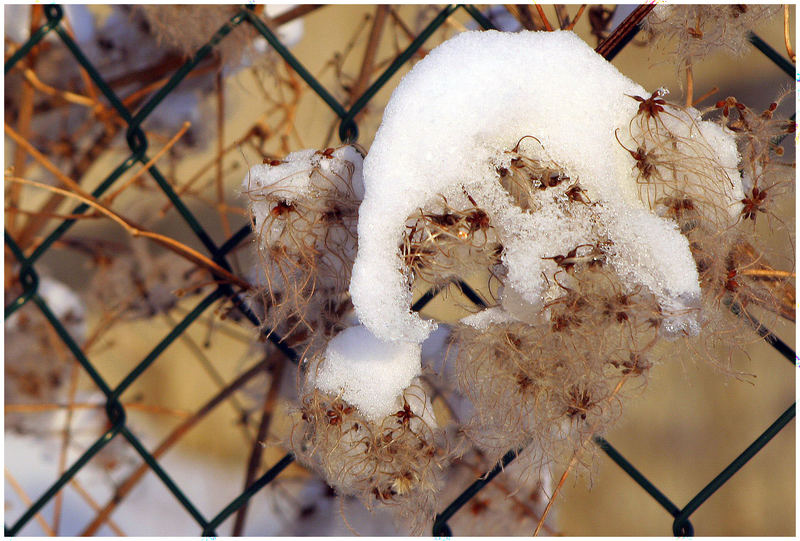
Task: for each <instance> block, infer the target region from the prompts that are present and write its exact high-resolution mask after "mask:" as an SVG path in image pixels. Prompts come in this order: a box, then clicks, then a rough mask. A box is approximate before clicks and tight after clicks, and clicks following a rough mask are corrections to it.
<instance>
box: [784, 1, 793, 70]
mask: <svg viewBox="0 0 800 541" xmlns="http://www.w3.org/2000/svg"><path fill="white" fill-rule="evenodd" d="M783 42H784V43H785V44H786V53H787V54H788V55H789V59H790V60H791V61H792V62H795V61H796V58H795V55H794V49H792V37H791V35H790V34H789V4H784V5H783Z"/></svg>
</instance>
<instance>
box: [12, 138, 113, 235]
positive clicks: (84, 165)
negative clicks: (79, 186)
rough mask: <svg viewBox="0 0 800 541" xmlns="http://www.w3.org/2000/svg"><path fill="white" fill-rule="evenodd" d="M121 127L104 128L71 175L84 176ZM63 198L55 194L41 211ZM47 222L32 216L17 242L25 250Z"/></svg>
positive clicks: (75, 176) (73, 176) (51, 209)
mask: <svg viewBox="0 0 800 541" xmlns="http://www.w3.org/2000/svg"><path fill="white" fill-rule="evenodd" d="M120 129H122V125H121V124H113V125H112V126H111V127H110V128H107V129H106V130H104V131H103V133H101V134H100V135H99V136H98V137H97V138H96V139H95V140H94V141H93V142H92V144H91V145H90V146H89V147H88V149H87V151H86V153H85V154H84V155H83V156H82V157H81V158H80V159H79V160H78V161H77V162H76V163H75V166H74V167H73V168H72V170H71V171H70V174H69V177H70V178H77V179H80V178H81V177H83V174H84V173H85V172H86V171H87V170H88V169H89V167H90V166H91V165H92V164H93V163H94V161H95V159H96V158H97V156H99V155H100V154H101V153H102V152H103V151H104V150H105V149H106V147H107V146H108V145H109V144H110V143H111V141H112V140H113V139H114V137H115V136H116V135H117V133H118V132H119V130H120ZM63 200H64V197H63V196H61V195H59V194H53V195H52V196H51V197H50V199H48V200H47V202H46V203H45V204H44V205H42V207H41V211H42V212H52V211H54V210H55V209H56V208H57V207H58V205H59V204H61V201H63ZM45 223H47V218H46V216H37V217H35V218H31V219H30V220H29V221H28V222H27V223H26V224H25V226H24V227H23V228H22V231H21V232H20V233H19V238H18V239H17V243H18V244H19V245H20V247H21V248H22V249H23V250H25V249H27V248H29V244H30V242H31V241H32V240H33V239H34V237H36V234H37V233H38V232H39V230H41V228H42V227H43V226H44V224H45Z"/></svg>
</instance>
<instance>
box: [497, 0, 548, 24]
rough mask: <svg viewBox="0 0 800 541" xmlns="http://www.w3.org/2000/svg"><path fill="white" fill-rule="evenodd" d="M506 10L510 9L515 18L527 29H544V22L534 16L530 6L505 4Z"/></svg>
mask: <svg viewBox="0 0 800 541" xmlns="http://www.w3.org/2000/svg"><path fill="white" fill-rule="evenodd" d="M504 7H505V8H506V11H508V12H509V13H510V14H511V15H513V16H514V18H515V19H516V20H517V21H519V24H521V25H522V28H524V29H525V30H544V24H543V23H542V24H540V22H539V21H537V20H536V18H535V17H534V16H533V13H532V12H531V10H530V7H529V6H527V5H515V4H504Z"/></svg>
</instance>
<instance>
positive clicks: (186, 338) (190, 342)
mask: <svg viewBox="0 0 800 541" xmlns="http://www.w3.org/2000/svg"><path fill="white" fill-rule="evenodd" d="M164 319H166V320H167V323H168V324H169V326H170V327H171V328H174V327H175V326H176V325H177V324H178V322H177V321H175V320H174V319H173V318H172V317H171V316H170V315H169V314H168V313H166V312H165V313H164ZM212 321H213V320H212ZM181 340H182V341H183V342H184V343H185V344H186V346H187V347H188V348H189V350H190V351H191V352H192V353H193V354H194V357H195V358H196V359H197V360H198V361H199V362H200V366H201V367H202V368H203V370H205V371H206V373H207V374H208V377H210V378H211V379H212V380H213V381H214V383H216V384H217V387H219V388H220V389H224V388H225V385H226V383H225V380H224V379H223V378H222V376H221V375H220V373H219V372H218V371H217V369H216V368H214V363H212V362H211V361H210V360H209V359H208V357H206V356H205V354H204V353H203V349H202V348H201V347H200V346H198V345H197V343H196V342H195V341H194V339H193V338H192V337H191V336H190V335H189V334H187V333H181ZM230 401H231V405H232V406H233V408H234V409H235V410H236V413H237V415H239V417H240V419H245V416H246V414H247V412H246V410H245V408H244V406H243V405H242V403H241V402H239V400H237V398H236V397H235V396H232V397H231V398H230ZM241 427H242V435H243V436H244V441H245V442H246V443H249V442H250V441H252V435H251V434H250V430H249V427H248V426H247V423H241Z"/></svg>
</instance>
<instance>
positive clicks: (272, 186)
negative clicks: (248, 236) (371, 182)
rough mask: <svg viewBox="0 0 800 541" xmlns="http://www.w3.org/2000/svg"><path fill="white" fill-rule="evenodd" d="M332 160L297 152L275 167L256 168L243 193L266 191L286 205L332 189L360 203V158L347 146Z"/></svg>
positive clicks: (335, 152)
mask: <svg viewBox="0 0 800 541" xmlns="http://www.w3.org/2000/svg"><path fill="white" fill-rule="evenodd" d="M331 156H332V158H327V157H325V156H323V154H322V153H320V152H319V151H316V150H313V149H309V150H298V151H297V152H292V153H291V154H288V155H287V156H286V157H285V158H284V159H283V160H280V163H277V164H275V165H271V164H268V163H266V164H258V165H254V166H253V167H251V168H250V172H249V173H248V174H247V176H246V177H245V179H244V182H243V187H244V190H245V191H246V192H252V191H257V190H263V191H265V192H269V193H270V194H271V195H273V196H276V197H282V198H284V199H285V200H286V201H287V202H292V201H297V200H299V199H301V198H304V197H311V196H314V195H316V194H317V193H318V192H320V191H323V190H331V189H333V190H336V191H338V192H339V193H342V194H347V195H350V196H351V197H354V198H356V199H361V198H362V197H363V196H364V183H363V179H362V172H361V166H362V161H363V158H362V156H361V154H359V153H358V151H357V150H356V149H355V147H353V146H351V145H348V146H344V147H341V148H338V149H336V150H334V151H333V152H332V154H331ZM345 179H349V182H346V181H345ZM262 210H263V209H262ZM258 216H262V215H261V214H259V215H258ZM257 219H258V218H257Z"/></svg>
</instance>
